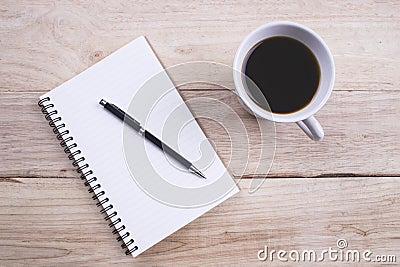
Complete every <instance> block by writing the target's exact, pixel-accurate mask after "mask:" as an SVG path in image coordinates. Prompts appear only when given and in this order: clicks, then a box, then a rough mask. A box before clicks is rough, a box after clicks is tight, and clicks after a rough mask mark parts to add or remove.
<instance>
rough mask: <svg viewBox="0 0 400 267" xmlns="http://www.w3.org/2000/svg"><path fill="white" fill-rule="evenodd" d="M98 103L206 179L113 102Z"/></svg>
mask: <svg viewBox="0 0 400 267" xmlns="http://www.w3.org/2000/svg"><path fill="white" fill-rule="evenodd" d="M100 105H102V106H103V107H104V108H105V109H107V110H108V111H110V112H111V113H112V114H114V115H115V116H116V117H118V118H119V119H121V120H122V121H125V122H126V123H127V124H128V125H129V126H131V127H132V128H133V129H134V130H135V131H137V132H138V133H139V134H140V135H142V136H144V137H145V138H146V139H147V140H149V141H151V142H152V143H153V144H155V145H156V146H158V147H159V148H160V149H161V150H163V151H164V152H165V153H167V154H168V155H170V156H171V157H173V158H174V159H176V160H177V161H178V162H179V163H181V164H182V165H183V166H185V168H187V169H188V170H189V171H190V172H192V173H194V174H196V175H198V176H199V177H201V178H204V179H207V178H206V177H205V176H204V174H203V173H202V172H201V171H200V170H199V169H197V168H196V167H195V166H194V165H193V164H192V163H191V162H190V161H188V160H187V159H185V158H184V157H182V156H181V155H179V154H178V152H176V151H175V150H173V149H172V148H170V147H169V146H168V145H166V144H164V143H163V142H162V141H161V140H160V139H158V138H157V137H155V136H154V135H153V134H151V133H150V132H149V131H147V130H145V129H144V128H143V127H142V126H140V123H139V122H138V121H137V120H135V119H134V118H132V117H131V116H129V114H127V113H125V112H124V111H123V110H121V109H120V108H119V107H117V106H116V105H114V104H111V103H108V102H107V101H105V100H104V99H102V100H101V101H100Z"/></svg>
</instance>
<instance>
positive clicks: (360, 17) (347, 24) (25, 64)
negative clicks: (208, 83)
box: [0, 0, 400, 92]
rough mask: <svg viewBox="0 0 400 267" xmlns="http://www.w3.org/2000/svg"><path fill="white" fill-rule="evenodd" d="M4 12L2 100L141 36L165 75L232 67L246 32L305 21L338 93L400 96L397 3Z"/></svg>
mask: <svg viewBox="0 0 400 267" xmlns="http://www.w3.org/2000/svg"><path fill="white" fill-rule="evenodd" d="M1 5H2V8H1V12H0V19H1V22H2V23H1V24H0V34H1V36H2V38H1V46H2V49H1V50H0V64H1V71H0V80H1V81H2V82H1V84H0V90H1V91H3V92H4V91H24V92H25V91H40V92H46V91H49V90H51V89H52V88H54V87H55V86H57V85H59V84H61V83H62V82H64V81H66V80H67V79H69V78H72V77H73V76H75V75H76V74H78V73H80V72H81V71H83V70H84V69H86V68H87V67H89V66H91V65H92V64H94V63H95V62H97V61H98V60H100V59H102V58H104V57H105V56H107V55H109V54H110V53H112V52H113V51H115V50H116V49H118V48H120V47H121V46H122V45H124V44H126V43H127V42H129V41H131V40H133V39H134V38H136V37H138V36H139V35H146V36H147V37H148V39H149V41H150V43H151V44H152V45H153V47H154V49H155V51H156V53H157V55H158V56H159V58H160V59H161V61H162V62H163V63H164V65H165V66H166V67H169V66H172V65H175V64H179V63H183V62H188V61H198V60H209V61H214V62H220V63H224V64H227V65H229V66H231V65H232V61H233V57H234V54H235V50H236V48H237V47H238V46H239V43H240V42H241V40H242V39H243V38H244V37H245V36H246V34H248V33H249V32H250V31H251V30H253V29H254V28H255V27H257V26H259V25H261V24H263V23H266V22H270V21H276V20H292V21H297V22H300V23H304V24H305V25H307V26H309V27H311V28H312V29H314V30H315V31H316V32H317V33H319V34H320V35H321V36H322V37H323V38H324V39H325V40H326V42H327V44H328V45H329V47H330V48H331V50H332V53H333V55H334V59H335V62H336V70H337V79H336V85H335V90H399V88H400V81H399V79H398V69H400V61H399V60H397V59H398V58H399V56H400V46H399V45H398V44H397V43H396V42H394V41H393V40H399V39H400V13H399V12H398V10H400V2H398V1H363V3H359V2H358V1H346V2H336V1H319V0H314V1H294V2H285V3H284V4H282V3H281V2H276V1H266V2H262V3H260V2H258V1H246V4H243V2H241V1H236V2H229V3H228V2H224V1H223V2H220V3H217V2H213V3H207V2H198V3H195V2H191V3H182V2H181V1H178V0H173V1H168V2H165V3H160V2H156V3H153V4H149V3H148V1H135V4H127V3H126V2H124V1H112V3H107V4H105V3H90V4H89V3H84V2H82V3H77V2H75V3H71V2H68V1H55V2H53V1H39V2H38V1H18V2H15V1H2V4H1ZM155 6H156V8H155ZM333 22H334V23H333ZM160 25H161V26H160Z"/></svg>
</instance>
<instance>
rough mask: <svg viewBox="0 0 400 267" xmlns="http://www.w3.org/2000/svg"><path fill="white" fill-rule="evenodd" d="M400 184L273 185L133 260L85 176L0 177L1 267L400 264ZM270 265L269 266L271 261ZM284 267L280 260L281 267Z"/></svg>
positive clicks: (269, 182)
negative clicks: (314, 256) (282, 257)
mask: <svg viewBox="0 0 400 267" xmlns="http://www.w3.org/2000/svg"><path fill="white" fill-rule="evenodd" d="M399 182H400V180H399V178H390V177H387V178H385V179H371V178H344V179H340V180H338V179H335V178H332V179H331V178H327V179H312V180H311V179H268V180H267V181H266V182H265V183H264V185H263V186H262V187H261V188H260V190H259V191H257V192H256V193H255V194H252V195H249V194H248V192H247V190H248V187H249V183H250V181H249V180H242V181H241V182H240V183H239V186H240V187H241V189H242V190H241V192H240V193H239V194H238V195H236V196H234V197H233V198H231V199H229V200H228V201H226V202H224V203H223V204H221V205H220V206H218V207H216V208H214V209H213V210H212V211H210V212H209V213H207V214H205V215H204V216H202V217H200V218H199V219H197V220H196V221H194V222H193V223H191V224H189V225H188V226H186V227H184V228H183V229H181V230H179V231H178V232H176V233H174V234H173V235H172V236H170V237H168V238H167V239H165V240H164V241H162V242H160V243H159V244H157V245H155V246H154V247H153V248H151V249H150V250H148V251H146V252H145V253H143V254H142V255H141V256H139V257H138V258H136V259H133V258H131V257H128V256H125V255H124V254H123V251H122V250H121V249H120V247H119V245H118V243H117V242H116V241H115V240H114V237H115V236H113V235H112V234H111V232H110V229H109V228H108V226H107V223H106V222H104V220H103V219H102V217H101V215H100V214H99V213H98V208H97V207H96V206H95V205H94V203H93V200H91V198H90V195H89V194H88V193H87V192H86V188H85V187H84V186H83V185H82V182H81V181H80V180H79V179H59V178H56V179H52V178H49V179H32V178H31V179H25V178H15V179H0V183H1V186H0V207H1V208H0V248H1V249H0V264H1V265H2V266H4V265H10V266H11V265H12V266H15V265H26V264H29V265H32V264H33V265H35V266H43V265H53V266H54V265H57V266H59V265H66V266H71V265H81V264H88V263H93V262H97V263H99V262H104V260H105V259H106V260H107V263H108V264H110V263H125V264H128V263H129V264H146V265H149V264H151V265H175V264H176V263H179V264H180V265H182V266H187V265H197V266H198V265H218V264H221V263H222V262H223V263H224V264H225V265H229V264H234V265H240V266H243V265H251V266H254V264H256V263H257V262H258V260H257V252H258V250H260V249H263V248H264V245H267V246H269V248H270V249H284V250H287V251H289V250H293V249H295V250H299V251H302V250H304V249H314V250H316V251H321V250H323V249H328V248H329V247H332V248H336V241H337V240H338V239H339V238H344V239H346V240H347V242H348V249H359V250H365V249H369V250H371V251H372V252H373V253H374V255H377V254H392V255H397V260H400V258H399V257H400V255H399V251H400V218H399V216H397V215H398V210H399V209H400V196H399V194H398V192H399V190H400V183H399ZM266 263H268V264H269V262H268V261H267V262H266ZM273 263H274V264H276V265H279V262H278V261H275V262H273Z"/></svg>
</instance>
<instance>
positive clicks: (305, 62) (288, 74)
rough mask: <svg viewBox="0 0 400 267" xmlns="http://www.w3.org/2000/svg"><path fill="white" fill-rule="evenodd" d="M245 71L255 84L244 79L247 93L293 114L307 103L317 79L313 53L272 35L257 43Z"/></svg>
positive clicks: (318, 76) (286, 39)
mask: <svg viewBox="0 0 400 267" xmlns="http://www.w3.org/2000/svg"><path fill="white" fill-rule="evenodd" d="M245 74H246V75H247V77H248V78H250V79H251V80H252V81H253V82H254V83H255V85H256V86H254V83H252V82H251V81H249V80H248V79H246V85H247V89H248V91H249V94H250V96H251V97H252V98H253V100H255V102H257V103H258V104H259V105H260V106H261V107H263V108H266V109H267V110H269V111H272V112H274V113H292V112H296V111H298V110H300V109H302V108H303V107H305V106H307V104H308V103H310V101H311V99H312V98H313V96H314V94H315V92H316V91H317V88H318V85H319V80H320V68H319V64H318V61H317V59H316V58H315V56H314V54H313V53H312V52H311V50H310V49H309V48H308V47H307V46H305V45H304V44H303V43H301V42H299V41H297V40H295V39H292V38H289V37H272V38H268V39H265V40H263V41H262V42H260V43H258V44H257V45H256V46H255V47H254V48H253V49H252V50H251V52H250V54H249V55H248V60H247V63H246V65H245ZM257 87H258V89H257ZM260 90H261V92H260ZM260 93H262V95H263V96H264V97H265V98H264V97H263V96H261V95H260ZM261 98H262V99H261ZM265 100H267V102H268V105H269V108H267V107H266V106H265Z"/></svg>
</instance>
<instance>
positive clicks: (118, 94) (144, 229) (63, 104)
mask: <svg viewBox="0 0 400 267" xmlns="http://www.w3.org/2000/svg"><path fill="white" fill-rule="evenodd" d="M159 73H163V74H162V75H161V76H160V77H162V79H161V82H159V81H158V82H157V84H158V85H159V86H160V87H159V86H157V88H151V87H148V88H146V90H148V91H146V94H147V95H149V96H151V95H152V94H153V92H154V93H157V94H159V93H160V92H163V90H165V94H163V97H162V99H161V100H160V101H158V102H157V103H154V108H153V109H152V112H151V114H144V113H143V114H141V112H136V113H137V114H130V115H132V116H133V117H135V119H137V120H138V121H139V122H141V123H143V122H144V121H145V128H146V129H148V130H150V132H152V133H153V134H154V135H156V136H158V137H160V136H162V134H163V127H164V126H165V123H166V122H167V121H168V120H170V119H171V114H173V116H177V117H179V116H183V117H185V118H186V119H187V118H188V117H190V118H192V115H191V113H190V111H189V109H188V108H187V107H186V106H185V105H184V106H183V107H184V108H183V110H182V103H183V100H182V98H181V96H180V95H179V93H178V91H177V90H176V89H175V88H174V87H173V84H172V82H171V80H170V79H169V78H168V76H167V75H166V74H165V72H164V71H163V67H162V65H161V64H160V63H159V61H158V60H157V58H156V56H155V54H154V53H153V51H152V49H151V47H150V46H149V44H148V43H147V42H146V39H145V38H144V37H140V38H138V39H136V40H134V41H132V42H131V43H129V44H127V45H125V46H124V47H122V48H121V49H119V50H117V51H116V52H114V53H113V54H111V55H110V56H108V57H107V58H105V59H103V60H102V61H100V62H98V63H97V64H95V65H93V66H92V67H90V68H89V69H87V70H85V71H84V72H82V73H80V74H79V75H77V76H76V77H74V78H73V79H71V80H69V81H67V82H65V83H64V84H62V85H60V86H58V87H57V88H55V89H54V90H52V91H50V92H49V93H47V94H45V95H43V96H41V97H40V102H39V104H40V106H41V107H42V112H43V113H44V114H45V115H46V118H47V119H48V120H49V122H50V125H51V126H52V127H55V132H56V133H57V134H58V138H59V139H60V141H61V143H62V145H63V146H64V148H66V153H68V154H69V155H70V158H71V159H72V160H74V162H75V165H76V167H77V168H79V170H80V171H81V172H80V173H81V175H82V177H81V178H83V179H84V180H85V181H86V182H87V184H89V185H90V187H91V189H92V190H93V191H94V194H95V195H96V196H97V199H98V201H99V202H100V203H101V205H102V207H103V213H104V214H105V215H106V216H108V217H110V220H111V224H113V225H111V227H115V229H114V231H115V232H118V234H119V239H120V241H121V239H122V242H123V244H122V246H123V247H124V248H125V247H126V252H127V254H132V255H133V256H137V255H139V254H140V253H142V252H143V251H145V250H146V249H148V248H150V247H151V246H153V245H154V244H156V243H158V242H159V241H161V240H162V239H164V238H165V237H167V236H169V235H170V234H172V233H173V232H175V231H176V230H178V229H180V228H181V227H183V226H185V225H186V224H188V223H189V222H191V221H193V220H194V219H196V218H197V217H199V216H200V215H202V214H203V213H205V212H207V211H208V210H210V209H211V208H213V207H215V206H216V205H218V204H219V203H221V202H223V201H224V200H226V199H227V198H229V197H230V196H232V195H233V194H235V193H236V192H238V188H237V187H236V185H235V182H234V180H233V179H232V177H231V176H230V175H229V173H228V172H227V171H226V169H225V167H224V165H223V163H222V162H221V160H220V159H219V157H218V156H217V155H216V153H215V152H213V153H214V154H215V159H214V160H213V161H212V162H211V163H210V164H209V165H208V166H207V168H205V169H202V171H203V173H204V174H205V175H206V176H207V180H204V179H200V178H198V177H197V176H195V175H193V174H192V173H188V172H185V171H182V170H180V169H179V168H177V167H176V166H174V164H171V161H170V160H169V159H168V158H166V156H165V155H164V153H163V152H162V151H161V150H160V149H158V148H156V147H155V146H154V145H152V144H151V143H150V142H147V141H145V139H144V138H143V137H141V136H140V135H138V134H137V133H135V132H134V131H130V130H129V128H128V127H126V126H124V124H123V122H122V121H120V120H119V119H117V118H116V117H115V116H113V115H112V114H110V113H109V112H107V111H106V110H105V109H104V108H103V107H102V106H100V105H99V101H100V100H101V99H106V100H107V101H109V102H111V103H114V104H116V105H118V106H119V107H120V108H122V109H125V110H128V108H129V111H131V110H135V109H134V108H133V109H132V108H131V106H130V103H131V101H132V99H133V98H134V96H135V95H136V94H137V92H138V90H139V89H140V88H142V89H143V88H144V87H146V86H144V85H146V83H147V82H148V80H149V79H150V78H152V77H153V76H154V75H157V74H159ZM150 84H151V83H150ZM143 86H144V87H143ZM170 88H173V90H170ZM146 94H145V95H146ZM177 107H180V109H181V110H180V112H179V113H176V112H174V111H176V108H177ZM176 121H177V122H179V121H181V120H179V118H178V119H177V120H176ZM176 127H177V129H181V131H180V133H179V144H178V146H179V149H180V151H181V152H182V153H183V156H184V157H185V158H187V159H188V160H189V161H191V162H195V161H196V160H198V159H199V157H201V153H200V150H199V147H200V143H202V142H207V144H208V145H209V147H211V145H210V144H209V143H208V141H207V140H206V137H205V135H204V133H203V132H202V130H201V128H200V127H199V125H198V124H197V122H196V121H195V120H192V121H190V123H187V124H185V125H178V124H177V125H176ZM57 129H58V130H57ZM164 141H165V140H164ZM124 144H125V147H124ZM126 147H128V148H132V147H133V148H138V149H137V150H132V149H126ZM143 153H144V154H143ZM144 157H148V161H149V162H150V163H151V164H152V166H153V167H154V171H155V172H156V173H158V174H159V176H160V177H162V178H163V179H164V180H163V183H161V182H160V183H159V182H158V180H156V179H155V178H154V176H152V175H150V174H149V172H147V171H146V168H144V167H143V168H141V163H140V161H141V160H142V159H143V158H144ZM144 165H145V164H143V166H144ZM135 176H137V177H135ZM94 177H95V178H94ZM137 178H140V180H142V181H143V178H144V179H147V180H145V181H153V184H152V186H153V187H152V188H148V187H147V186H148V185H145V184H144V183H142V182H140V181H139V180H138V179H137ZM154 179H155V180H154ZM150 184H151V183H150ZM216 184H219V187H215V186H214V185H216ZM221 185H223V186H222V187H221ZM213 186H214V187H213ZM209 188H213V189H209ZM216 188H219V189H216ZM221 188H224V189H221ZM153 189H154V191H153ZM169 190H170V191H169ZM190 190H191V191H190ZM196 190H197V191H196ZM216 190H217V191H216ZM218 190H219V191H218ZM188 192H190V193H188ZM193 192H194V193H193ZM158 193H161V194H162V195H163V196H165V197H160V196H159V195H157V194H158ZM208 193H209V194H208ZM216 193H217V194H218V195H220V196H221V197H219V198H218V199H215V201H211V202H207V203H202V204H201V205H197V206H196V205H195V204H193V203H197V202H199V203H200V202H201V201H197V200H199V199H200V198H201V197H202V196H207V195H215V194H216ZM172 196H173V198H169V197H172ZM188 196H189V197H188ZM185 198H186V199H185ZM175 200H176V203H175V202H174V201H175ZM182 201H183V202H185V201H186V202H187V203H189V205H187V206H186V205H181V204H182V203H183V202H182ZM196 201H197V202H196ZM199 203H197V204H199ZM154 249H156V247H155V248H154Z"/></svg>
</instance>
